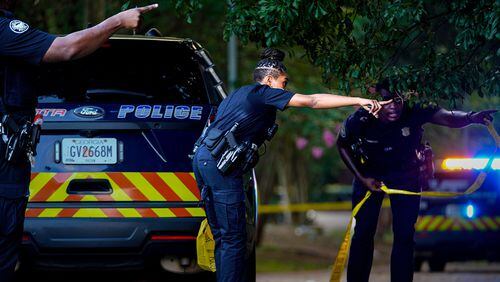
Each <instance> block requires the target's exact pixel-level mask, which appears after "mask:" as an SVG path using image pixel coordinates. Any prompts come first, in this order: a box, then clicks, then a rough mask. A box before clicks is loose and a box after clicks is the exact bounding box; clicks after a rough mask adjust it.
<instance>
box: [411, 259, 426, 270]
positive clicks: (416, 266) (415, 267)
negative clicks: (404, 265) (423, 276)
mask: <svg viewBox="0 0 500 282" xmlns="http://www.w3.org/2000/svg"><path fill="white" fill-rule="evenodd" d="M423 264H424V260H423V259H422V258H419V257H416V258H415V259H414V260H413V271H415V272H420V271H422V265H423Z"/></svg>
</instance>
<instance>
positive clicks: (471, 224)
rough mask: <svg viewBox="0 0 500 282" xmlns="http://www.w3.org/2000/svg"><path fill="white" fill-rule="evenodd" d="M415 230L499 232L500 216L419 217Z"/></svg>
mask: <svg viewBox="0 0 500 282" xmlns="http://www.w3.org/2000/svg"><path fill="white" fill-rule="evenodd" d="M415 230H416V231H417V232H445V231H499V230H500V216H496V217H490V216H482V217H478V218H474V219H467V218H459V217H446V216H442V215H426V216H419V217H418V219H417V223H416V224H415Z"/></svg>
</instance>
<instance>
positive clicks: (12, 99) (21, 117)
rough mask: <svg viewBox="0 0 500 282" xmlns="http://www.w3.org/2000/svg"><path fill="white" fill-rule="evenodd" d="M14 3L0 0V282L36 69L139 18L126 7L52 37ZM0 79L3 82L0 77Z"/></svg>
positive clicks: (19, 216)
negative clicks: (16, 12) (26, 18)
mask: <svg viewBox="0 0 500 282" xmlns="http://www.w3.org/2000/svg"><path fill="white" fill-rule="evenodd" d="M15 2H16V1H15V0H0V94H1V95H0V281H2V282H6V281H11V280H12V279H13V274H14V268H15V265H16V263H17V259H18V246H19V244H20V243H21V238H22V233H23V222H24V212H25V209H26V203H27V199H28V194H29V191H28V187H29V181H30V172H31V167H30V163H29V161H28V155H29V154H30V151H33V150H34V149H35V148H34V146H36V142H32V140H31V138H32V137H33V136H34V134H32V133H33V132H35V128H36V127H35V126H33V124H32V122H33V117H34V111H35V107H36V104H37V98H36V96H37V90H36V88H35V85H34V80H35V77H36V73H37V66H38V65H40V64H43V63H51V62H60V61H68V60H73V59H78V58H81V57H84V56H86V55H88V54H90V53H92V52H94V51H95V50H96V49H97V48H99V47H100V46H101V45H102V44H103V43H104V42H105V41H106V40H108V38H109V37H110V36H111V35H112V34H113V33H115V32H116V31H118V30H119V29H121V28H128V29H134V28H137V27H138V25H139V23H140V16H141V14H143V13H145V12H148V11H150V10H153V9H155V8H156V7H157V6H158V5H157V4H154V5H150V6H147V7H142V8H135V9H130V10H127V11H124V12H121V13H119V14H116V15H114V16H112V17H110V18H108V19H106V20H105V21H103V22H101V23H100V24H98V25H96V26H94V27H92V28H89V29H85V30H82V31H78V32H75V33H71V34H69V35H67V36H64V37H57V36H54V35H51V34H47V33H45V32H42V31H39V30H36V29H33V28H31V27H30V26H29V25H28V24H27V23H25V22H23V21H21V20H19V19H16V18H15V17H14V15H13V14H12V11H13V9H14V6H15ZM2 75H3V78H2V77H1V76H2Z"/></svg>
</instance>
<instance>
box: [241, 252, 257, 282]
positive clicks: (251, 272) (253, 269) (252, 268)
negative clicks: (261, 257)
mask: <svg viewBox="0 0 500 282" xmlns="http://www.w3.org/2000/svg"><path fill="white" fill-rule="evenodd" d="M256 262H257V255H256V253H255V246H254V247H253V249H252V252H251V253H250V256H249V257H248V259H247V263H246V266H245V279H244V281H245V282H255V281H256V280H257V263H256Z"/></svg>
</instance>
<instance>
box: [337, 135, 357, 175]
mask: <svg viewBox="0 0 500 282" xmlns="http://www.w3.org/2000/svg"><path fill="white" fill-rule="evenodd" d="M337 148H338V150H339V153H340V157H341V158H342V161H344V163H345V165H346V166H347V168H348V169H349V170H350V171H351V172H352V173H353V174H354V176H356V177H357V178H363V175H362V174H361V173H360V172H359V170H358V168H357V167H356V164H355V163H354V161H353V159H352V157H351V154H350V152H349V149H347V148H345V147H343V146H342V145H339V143H337Z"/></svg>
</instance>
